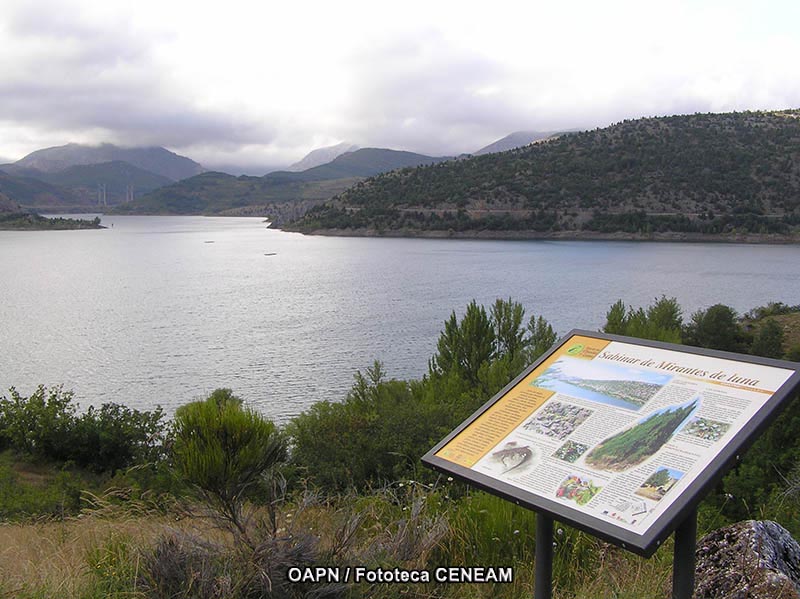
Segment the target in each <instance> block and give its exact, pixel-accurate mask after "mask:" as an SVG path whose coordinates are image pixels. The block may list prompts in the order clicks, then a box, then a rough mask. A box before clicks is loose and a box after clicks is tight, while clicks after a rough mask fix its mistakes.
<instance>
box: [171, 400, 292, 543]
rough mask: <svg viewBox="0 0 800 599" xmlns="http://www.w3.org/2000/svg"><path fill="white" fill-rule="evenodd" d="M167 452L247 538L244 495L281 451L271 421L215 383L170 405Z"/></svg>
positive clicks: (281, 456)
mask: <svg viewBox="0 0 800 599" xmlns="http://www.w3.org/2000/svg"><path fill="white" fill-rule="evenodd" d="M173 453H174V465H175V468H176V470H177V471H178V473H179V474H180V475H181V476H182V477H183V478H184V479H185V480H186V481H187V482H189V483H191V484H192V485H194V487H195V488H196V489H197V490H198V492H199V494H200V495H201V496H202V497H203V498H204V499H205V500H206V501H207V502H208V503H209V504H210V505H211V506H212V507H213V508H214V509H215V510H216V511H217V513H218V514H219V515H220V516H221V518H222V519H223V520H224V521H225V522H227V523H228V524H230V525H232V526H233V527H234V529H235V532H237V531H238V533H240V534H241V535H242V536H243V537H244V539H245V540H247V532H246V518H244V517H243V508H244V505H245V501H246V499H247V498H248V496H250V494H251V492H252V491H254V490H255V488H256V487H257V486H258V485H259V483H261V482H263V476H264V475H265V474H269V473H270V472H271V471H273V470H274V469H275V468H276V467H277V466H278V465H279V464H281V463H282V462H284V461H285V460H286V457H287V456H286V443H285V441H284V438H283V436H282V435H281V434H280V433H279V431H278V429H277V427H276V426H275V425H274V424H273V423H272V422H271V421H269V420H267V419H265V418H264V417H263V416H261V415H260V414H258V413H257V412H255V411H253V410H252V409H250V408H247V407H244V406H243V405H242V401H241V400H240V399H239V398H237V397H235V396H234V395H233V394H232V392H231V390H230V389H217V390H216V391H214V392H213V393H212V394H211V395H210V396H209V397H208V399H206V400H204V401H196V402H192V403H190V404H187V405H185V406H182V407H180V408H178V409H177V410H176V412H175V442H174V445H173Z"/></svg>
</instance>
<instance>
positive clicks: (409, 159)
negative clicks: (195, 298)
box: [116, 148, 443, 222]
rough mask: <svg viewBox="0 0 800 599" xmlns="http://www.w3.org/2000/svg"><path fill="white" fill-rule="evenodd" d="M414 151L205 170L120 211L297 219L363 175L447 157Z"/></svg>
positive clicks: (350, 154) (366, 151) (361, 153)
mask: <svg viewBox="0 0 800 599" xmlns="http://www.w3.org/2000/svg"><path fill="white" fill-rule="evenodd" d="M441 160H443V159H441V158H432V157H430V156H424V155H422V154H414V153H413V152H400V151H396V150H386V149H380V148H364V149H361V150H357V151H355V152H348V153H346V154H343V155H341V156H339V157H337V158H336V159H335V160H333V161H332V162H330V163H328V164H324V165H321V166H317V167H314V168H310V169H308V170H305V171H303V172H299V173H294V172H289V171H278V172H273V173H269V174H268V175H265V176H263V177H248V176H241V177H234V176H232V175H226V174H224V173H216V172H211V173H203V174H202V175H197V176H195V177H190V178H188V179H184V180H183V181H179V182H177V183H174V184H172V185H168V186H166V187H162V188H160V189H158V190H156V191H154V192H152V193H150V194H147V195H146V196H144V197H142V198H140V199H137V200H136V201H134V202H130V203H128V204H125V205H124V206H120V207H118V208H117V209H116V211H117V212H118V213H126V214H133V213H136V214H220V213H225V214H242V215H264V216H269V217H270V218H271V219H272V220H273V222H276V221H277V222H282V218H283V217H282V215H290V216H292V217H294V218H296V217H297V216H298V215H299V214H302V213H303V212H304V211H305V208H304V209H303V210H301V211H300V212H297V210H296V208H297V206H298V205H301V204H302V205H303V206H305V207H308V206H310V205H314V204H318V203H320V202H322V201H323V200H327V199H330V198H331V197H333V196H334V195H336V194H338V193H341V192H343V191H344V190H345V189H347V188H348V187H350V186H352V185H353V184H355V183H356V182H358V181H359V180H360V179H362V178H364V177H369V176H372V175H376V174H378V173H382V172H385V171H389V170H392V169H397V168H403V167H407V166H417V165H420V164H432V163H435V162H436V161H441Z"/></svg>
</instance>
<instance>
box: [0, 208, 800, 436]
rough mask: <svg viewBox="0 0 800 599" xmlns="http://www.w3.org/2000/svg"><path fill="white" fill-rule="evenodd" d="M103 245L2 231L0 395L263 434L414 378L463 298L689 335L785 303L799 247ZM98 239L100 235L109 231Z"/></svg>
mask: <svg viewBox="0 0 800 599" xmlns="http://www.w3.org/2000/svg"><path fill="white" fill-rule="evenodd" d="M103 224H104V225H107V226H108V227H109V228H108V229H106V230H100V231H96V230H87V231H41V232H38V231H37V232H19V231H0V256H1V257H2V259H1V260H0V281H2V285H0V342H2V350H1V351H0V385H1V386H2V389H4V390H5V389H7V388H8V387H9V386H11V385H15V386H16V387H17V388H18V389H19V390H20V391H21V392H23V393H24V394H28V393H30V392H31V391H32V390H33V389H34V388H35V387H36V385H37V384H39V383H43V384H47V385H52V384H59V383H63V384H64V386H65V388H68V389H74V391H75V394H76V399H77V400H78V401H79V403H80V404H81V405H82V406H87V405H89V404H95V405H99V404H100V403H103V402H107V401H114V402H117V403H124V404H126V405H129V406H131V407H135V408H138V409H148V408H152V407H153V406H155V405H156V404H160V405H162V406H163V407H164V408H165V409H166V410H167V412H169V413H171V412H172V411H174V409H175V408H176V407H177V406H179V405H181V404H183V403H185V402H188V401H191V400H193V399H197V398H200V397H202V396H203V395H204V394H207V393H208V392H210V391H212V390H213V389H215V388H217V387H231V388H232V389H233V390H234V391H235V392H236V393H237V394H238V395H240V396H241V397H242V398H244V399H245V400H246V401H248V402H250V403H252V404H254V405H256V406H258V408H259V409H260V410H261V411H262V412H263V413H264V414H266V415H267V416H269V417H271V418H274V419H275V420H277V421H281V422H282V421H285V420H286V419H287V418H289V417H291V416H292V415H294V414H297V413H298V412H300V411H302V410H303V409H304V408H306V407H307V406H309V405H310V404H311V403H313V402H315V401H318V400H323V399H331V400H338V399H341V398H342V397H344V395H345V394H346V392H347V390H348V389H349V388H350V386H351V383H352V381H353V374H354V373H355V372H356V371H357V370H362V371H363V370H365V369H366V368H367V367H369V366H370V365H371V364H372V362H373V361H374V360H376V359H378V360H381V361H382V362H383V363H384V365H385V367H386V370H387V372H388V373H389V375H390V376H392V377H398V378H418V377H421V376H422V375H423V374H424V373H425V372H426V371H427V364H428V359H429V358H430V357H431V355H432V354H433V353H434V351H435V348H436V340H437V338H438V336H439V332H440V331H441V329H442V327H443V323H444V321H445V319H447V318H448V316H449V315H450V313H451V312H452V311H453V310H455V311H456V312H457V313H459V314H460V313H462V312H463V310H464V309H465V307H466V305H467V303H468V302H469V301H471V300H472V299H475V300H477V301H478V302H479V303H483V304H485V305H487V306H488V305H489V304H490V303H492V302H493V301H494V300H495V299H496V298H498V297H502V298H509V297H510V298H512V299H514V300H516V301H519V302H521V303H522V304H523V305H524V306H525V307H526V310H527V315H528V316H529V315H531V314H536V315H537V316H538V315H542V316H544V317H545V318H546V319H547V320H548V321H549V322H550V323H551V324H552V325H553V327H554V328H555V329H556V331H557V332H558V333H559V334H564V333H566V332H567V331H569V330H570V329H572V328H585V329H597V328H599V327H600V326H602V324H603V323H604V321H605V314H606V311H607V310H608V308H609V306H610V305H611V304H612V303H614V302H615V301H616V300H618V299H623V300H624V301H625V302H626V303H628V304H632V305H635V306H646V305H649V304H650V303H651V302H652V301H653V299H655V298H656V297H658V296H661V295H662V294H666V295H667V296H669V297H673V296H674V297H676V298H677V299H678V301H679V302H680V303H681V305H682V306H683V308H684V310H685V314H684V317H685V319H688V318H689V316H690V315H691V313H692V312H693V311H695V310H697V309H700V308H706V307H708V306H710V305H713V304H715V303H725V304H728V305H730V306H732V307H733V308H735V309H736V310H738V311H740V312H743V311H747V310H749V309H750V308H753V307H755V306H758V305H762V304H765V303H767V302H769V301H783V302H785V303H789V304H797V303H800V246H789V245H773V246H768V245H739V244H699V243H698V244H689V243H643V242H605V241H575V242H569V241H478V240H475V241H472V240H434V239H375V238H342V237H307V236H303V235H300V234H296V233H284V232H282V231H275V230H271V229H267V228H266V226H265V224H264V223H263V222H262V221H261V219H253V218H206V217H155V216H154V217H138V216H125V217H123V216H113V217H111V216H107V217H103ZM112 224H113V228H112V227H111V225H112Z"/></svg>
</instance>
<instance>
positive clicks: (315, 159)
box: [284, 141, 358, 173]
mask: <svg viewBox="0 0 800 599" xmlns="http://www.w3.org/2000/svg"><path fill="white" fill-rule="evenodd" d="M356 150H358V146H357V145H355V144H351V143H349V142H346V141H343V142H342V143H340V144H336V145H335V146H328V147H327V148H317V149H316V150H311V152H309V153H308V154H306V155H305V156H304V157H303V159H302V160H300V161H298V162H295V163H294V164H291V165H289V166H287V167H286V168H285V169H284V170H287V171H289V172H291V173H299V172H300V171H305V170H308V169H310V168H314V167H315V166H320V165H322V164H328V163H329V162H331V161H332V160H335V159H336V158H338V157H339V156H341V155H342V154H346V153H347V152H355V151H356Z"/></svg>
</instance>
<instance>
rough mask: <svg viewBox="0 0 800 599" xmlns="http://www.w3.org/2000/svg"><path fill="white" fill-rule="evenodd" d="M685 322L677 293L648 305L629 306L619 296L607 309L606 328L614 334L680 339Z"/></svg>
mask: <svg viewBox="0 0 800 599" xmlns="http://www.w3.org/2000/svg"><path fill="white" fill-rule="evenodd" d="M682 323H683V316H682V310H681V307H680V305H679V304H678V300H677V299H675V298H674V297H671V298H668V297H666V296H661V298H656V299H655V300H654V302H653V304H651V305H650V306H648V307H647V309H645V308H637V309H634V308H633V307H626V305H625V303H624V302H623V301H622V300H619V301H617V302H616V303H615V304H614V305H612V306H611V308H610V309H609V310H608V312H607V313H606V324H605V326H604V327H603V331H604V332H605V333H610V334H613V335H627V336H629V337H638V338H639V339H653V340H655V341H666V342H668V343H680V342H681V325H682Z"/></svg>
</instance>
